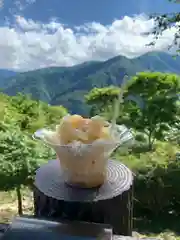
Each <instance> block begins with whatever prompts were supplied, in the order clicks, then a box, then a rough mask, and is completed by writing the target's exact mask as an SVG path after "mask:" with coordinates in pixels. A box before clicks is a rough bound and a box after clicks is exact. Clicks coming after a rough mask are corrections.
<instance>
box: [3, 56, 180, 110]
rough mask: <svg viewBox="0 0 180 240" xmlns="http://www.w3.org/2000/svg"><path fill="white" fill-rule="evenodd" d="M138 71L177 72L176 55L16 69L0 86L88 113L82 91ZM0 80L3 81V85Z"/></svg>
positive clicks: (179, 69) (179, 61)
mask: <svg viewBox="0 0 180 240" xmlns="http://www.w3.org/2000/svg"><path fill="white" fill-rule="evenodd" d="M142 71H159V72H171V73H176V74H180V57H177V58H176V59H173V58H172V57H171V56H170V55H168V54H166V53H150V54H145V55H143V56H140V57H138V58H135V59H128V58H126V57H123V56H117V57H115V58H112V59H109V60H107V61H104V62H97V61H92V62H86V63H83V64H79V65H76V66H72V67H51V68H44V69H38V70H35V71H29V72H25V73H17V74H16V75H14V76H12V77H9V78H6V79H5V80H4V78H1V72H0V78H1V79H0V87H1V89H2V88H3V91H4V92H5V93H7V94H8V95H15V94H16V93H17V92H23V93H29V94H31V95H32V97H33V98H35V99H40V100H42V101H45V102H48V103H49V104H52V105H57V104H61V105H63V106H65V107H67V108H68V109H69V110H70V111H72V112H77V113H81V114H82V113H83V114H86V113H88V108H87V106H86V105H85V103H84V95H85V94H86V93H87V92H88V91H89V90H91V89H92V88H93V87H105V86H108V85H120V84H121V81H122V79H123V77H124V76H125V75H128V76H133V75H135V74H136V73H137V72H142ZM1 81H2V82H6V84H5V85H3V87H2V86H1Z"/></svg>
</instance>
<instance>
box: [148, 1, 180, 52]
mask: <svg viewBox="0 0 180 240" xmlns="http://www.w3.org/2000/svg"><path fill="white" fill-rule="evenodd" d="M169 1H170V2H173V3H177V4H179V3H180V1H179V0H169ZM178 7H179V6H177V9H178ZM151 18H153V19H155V23H156V24H155V28H154V32H153V33H154V34H155V40H154V41H153V42H151V43H150V44H156V39H158V38H159V37H161V35H162V33H163V31H165V30H167V29H170V28H172V27H176V31H175V34H174V41H173V44H172V45H169V48H171V47H173V45H175V46H176V47H177V52H179V51H180V41H179V40H180V12H178V11H177V12H174V13H165V14H162V15H160V14H156V15H152V16H151Z"/></svg>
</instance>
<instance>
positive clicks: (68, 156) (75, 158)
mask: <svg viewBox="0 0 180 240" xmlns="http://www.w3.org/2000/svg"><path fill="white" fill-rule="evenodd" d="M35 137H36V138H40V139H42V140H43V141H44V142H45V143H47V144H48V145H49V146H50V147H52V148H53V149H54V150H55V151H56V154H57V157H58V160H59V161H60V165H61V169H62V171H63V173H64V178H65V181H66V182H68V183H70V184H77V185H79V186H81V187H86V188H92V187H97V186H99V185H102V184H103V183H104V181H105V179H106V167H107V160H108V158H109V156H110V154H111V153H112V152H113V151H114V150H115V149H116V148H117V147H118V146H121V145H124V144H127V142H129V141H130V140H132V134H131V133H130V132H129V130H128V129H127V128H126V127H125V126H118V125H116V126H115V127H114V128H113V129H112V128H111V124H110V123H109V122H107V121H105V120H104V119H103V118H102V117H100V116H95V117H92V118H83V117H82V116H80V115H68V116H65V117H64V118H63V119H62V120H61V122H60V124H59V125H57V126H56V128H55V130H54V131H53V130H47V129H41V130H39V131H37V132H36V133H35Z"/></svg>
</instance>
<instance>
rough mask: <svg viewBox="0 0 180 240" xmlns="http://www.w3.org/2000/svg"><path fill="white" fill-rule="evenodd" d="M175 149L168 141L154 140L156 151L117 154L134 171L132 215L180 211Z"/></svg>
mask: <svg viewBox="0 0 180 240" xmlns="http://www.w3.org/2000/svg"><path fill="white" fill-rule="evenodd" d="M177 150H178V148H177V146H175V145H171V144H170V143H165V142H164V143H158V144H157V146H156V151H151V152H147V153H133V154H126V155H124V156H120V155H119V154H118V152H117V153H116V159H119V160H121V161H122V162H123V163H125V164H126V165H127V166H128V167H129V168H130V169H132V171H133V172H134V173H135V175H136V176H135V184H134V210H135V216H137V215H141V216H142V215H148V216H157V215H159V214H162V213H168V212H174V213H175V212H178V211H179V210H180V184H179V182H180V162H179V161H178V158H177V156H176V155H177V152H178V151H177Z"/></svg>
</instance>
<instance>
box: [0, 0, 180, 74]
mask: <svg viewBox="0 0 180 240" xmlns="http://www.w3.org/2000/svg"><path fill="white" fill-rule="evenodd" d="M0 1H3V0H0ZM152 2H153V4H152ZM174 11H177V12H179V11H180V4H173V3H169V2H168V1H167V0H156V1H152V0H91V1H90V0H46V1H45V0H36V1H35V0H4V3H3V4H2V7H1V9H0V51H1V55H0V68H8V69H16V70H19V71H23V70H29V69H35V68H38V67H47V66H69V65H74V64H78V63H81V62H84V61H89V60H106V59H109V58H111V57H114V56H117V55H124V56H126V57H129V58H133V57H137V56H139V55H142V54H144V53H146V52H151V51H167V46H168V44H169V43H171V42H172V40H173V34H174V33H175V32H174V31H175V30H174V29H170V30H168V31H166V32H165V33H164V34H163V36H162V38H161V39H159V41H158V42H157V44H156V46H155V47H151V48H150V47H149V48H147V47H146V43H148V42H149V41H150V40H152V35H149V36H144V35H145V34H144V33H147V32H149V31H152V29H153V26H154V22H153V21H149V20H148V14H152V13H166V12H174Z"/></svg>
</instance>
